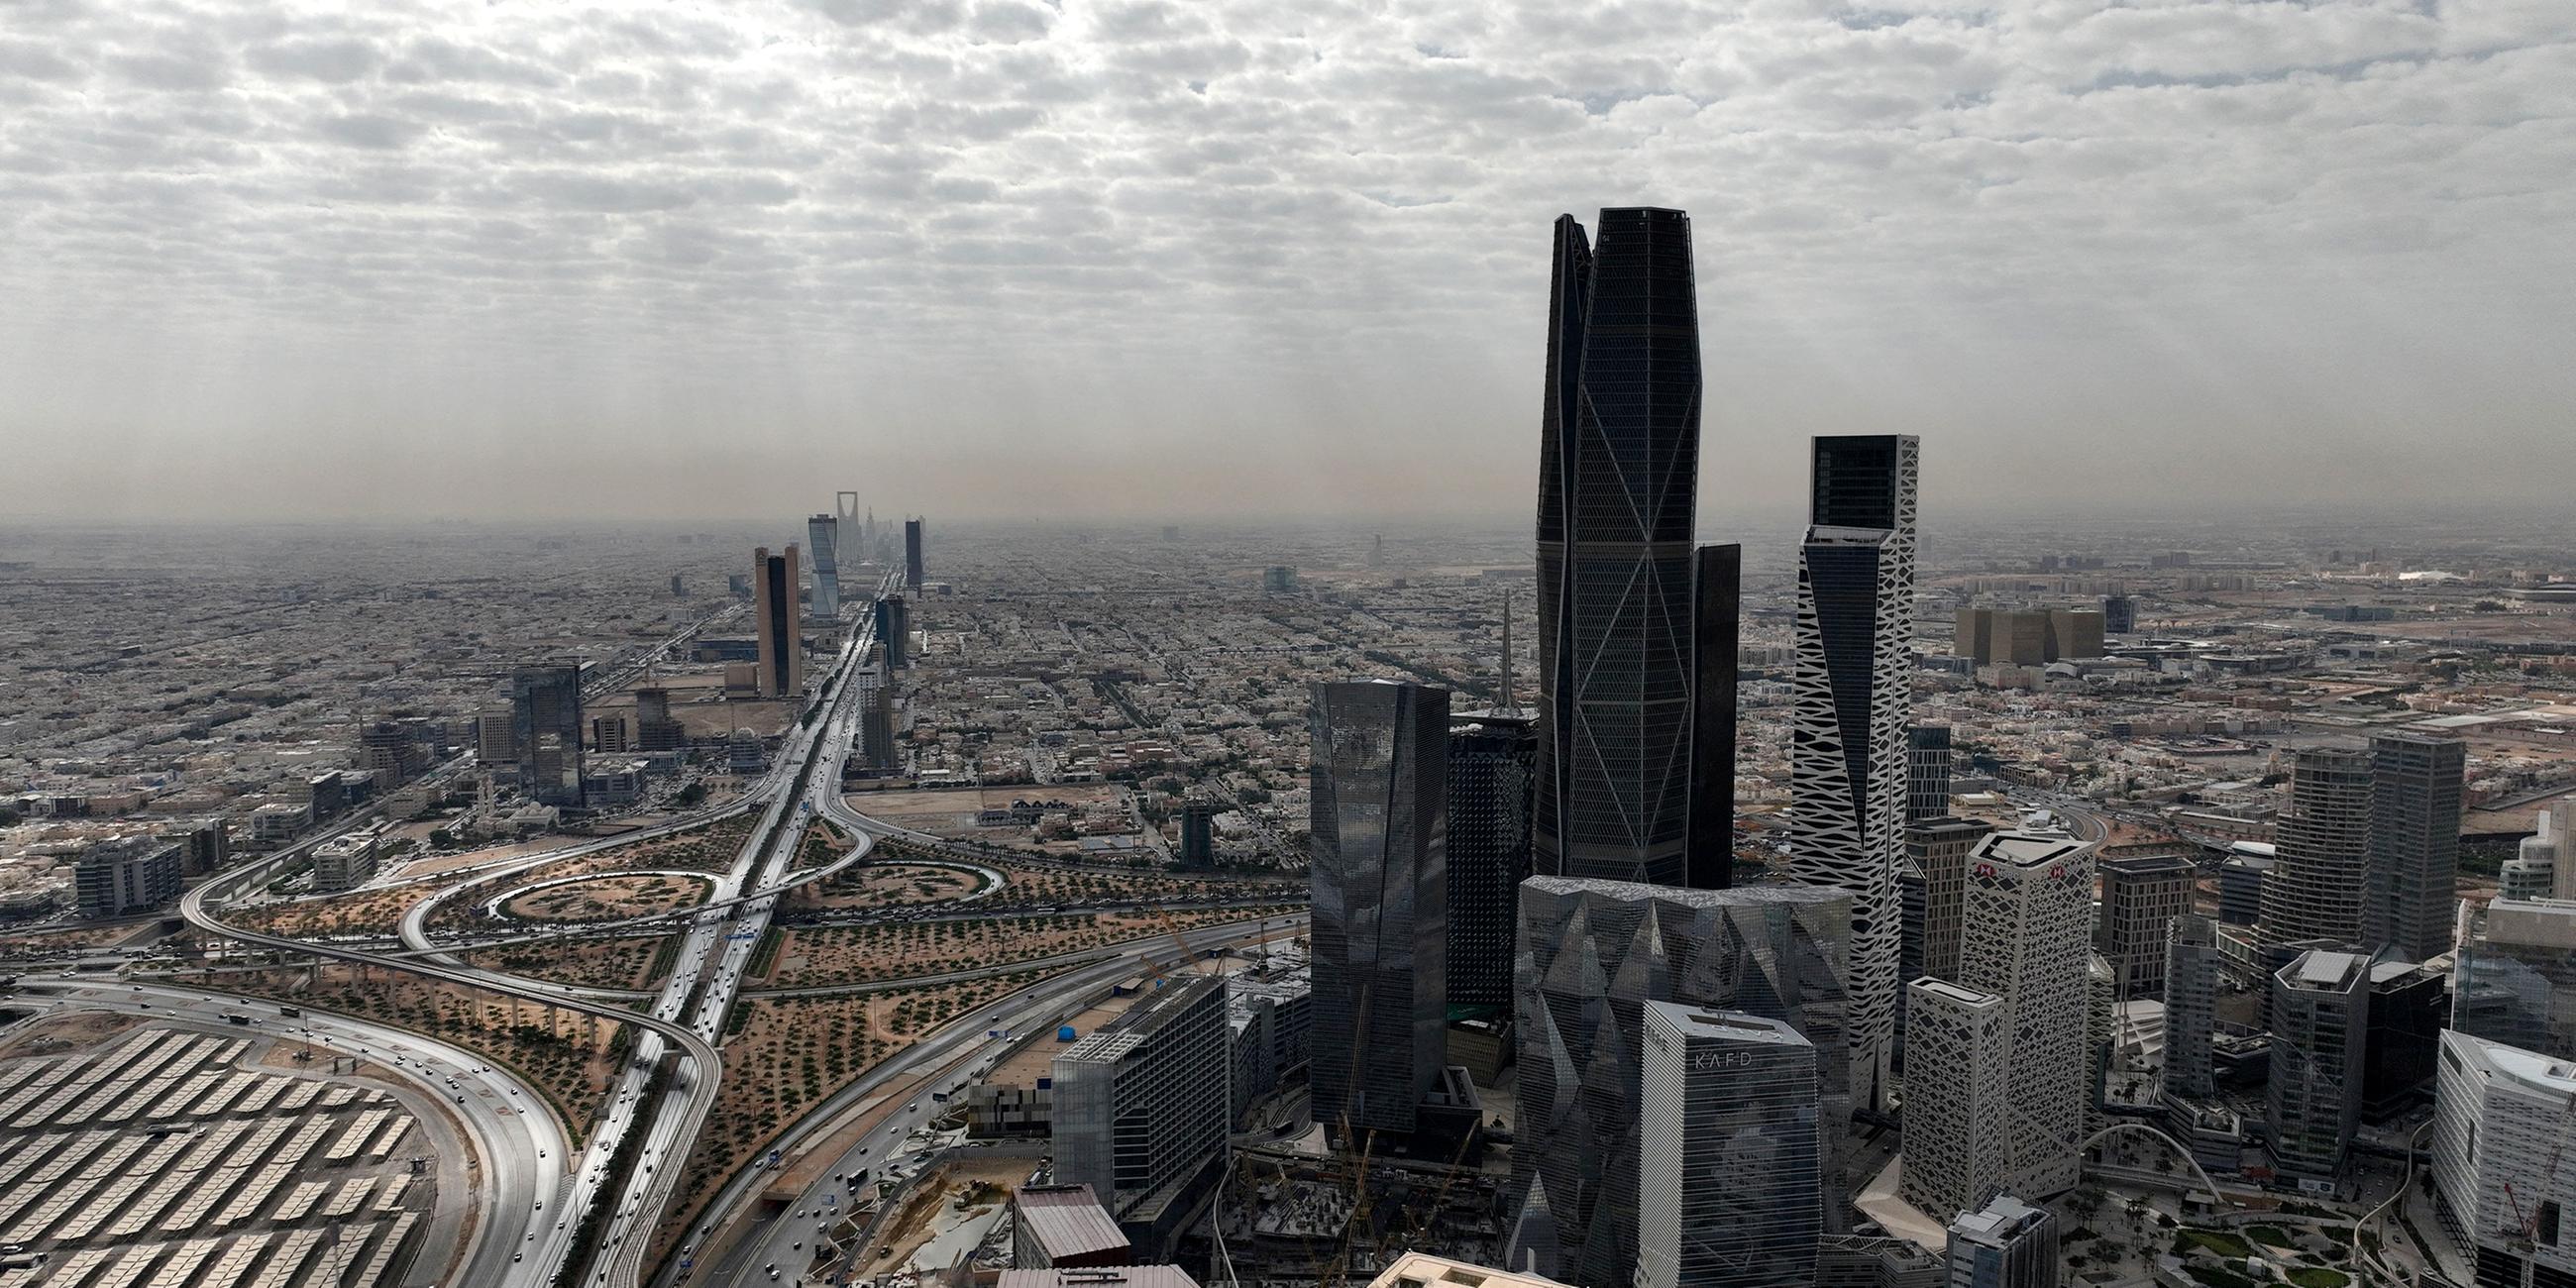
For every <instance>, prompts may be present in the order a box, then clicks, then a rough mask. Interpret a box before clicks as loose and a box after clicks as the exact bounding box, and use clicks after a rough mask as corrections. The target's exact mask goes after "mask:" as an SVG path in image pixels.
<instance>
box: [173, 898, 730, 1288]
mask: <svg viewBox="0 0 2576 1288" xmlns="http://www.w3.org/2000/svg"><path fill="white" fill-rule="evenodd" d="M282 862H284V858H283V857H271V858H268V859H264V860H261V861H259V862H256V863H252V864H250V865H247V866H244V867H240V868H235V869H233V870H232V871H230V872H226V873H223V874H221V875H219V876H216V877H215V878H213V879H212V880H209V881H207V882H205V883H204V884H202V885H199V886H197V887H196V888H195V889H193V890H190V891H188V892H187V893H186V894H185V895H182V896H181V897H180V900H179V912H180V915H181V916H183V917H185V918H186V919H187V921H188V923H189V924H190V925H192V926H195V927H197V928H198V929H199V930H201V931H203V932H204V933H205V934H206V935H208V936H210V937H218V938H229V939H236V940H239V941H241V942H243V943H247V944H250V945H252V946H254V947H259V948H266V949H270V950H273V951H277V952H282V953H302V954H306V955H309V956H313V957H321V958H328V959H330V960H333V961H345V962H353V963H359V964H363V965H367V966H373V967H376V968H379V969H387V970H401V971H406V972H409V973H411V974H415V975H420V976H423V977H425V978H429V979H434V980H441V981H444V982H446V983H450V984H455V985H459V986H461V987H465V988H470V989H480V990H482V991H484V992H487V993H494V994H498V995H500V996H504V997H514V998H518V999H520V1000H522V1001H529V1002H535V1003H538V1004H540V1005H550V1006H556V1007H560V1008H562V1009H565V1010H569V1011H576V1012H579V1013H581V1014H585V1015H594V1016H597V1017H599V1018H601V1019H604V1020H610V1021H614V1022H616V1023H619V1024H629V1025H634V1026H636V1027H637V1028H638V1029H639V1030H642V1031H645V1032H649V1033H653V1034H658V1035H660V1037H661V1038H662V1039H663V1040H665V1041H668V1042H674V1043H677V1044H678V1045H679V1047H680V1049H681V1050H682V1051H683V1052H685V1053H686V1054H687V1055H688V1056H689V1057H690V1060H691V1062H692V1064H693V1066H694V1067H693V1068H684V1069H683V1070H682V1071H681V1072H680V1073H679V1074H678V1075H677V1076H676V1077H675V1078H674V1080H673V1083H672V1090H673V1093H674V1094H681V1093H685V1094H687V1095H688V1096H689V1097H690V1099H691V1102H692V1103H693V1104H695V1105H696V1106H697V1109H696V1116H697V1117H698V1118H699V1119H701V1120H702V1119H703V1118H704V1117H705V1115H706V1114H707V1113H708V1112H710V1111H712V1110H713V1109H714V1107H715V1096H716V1084H717V1075H718V1074H719V1073H720V1072H721V1070H722V1065H721V1063H720V1062H719V1061H718V1060H717V1058H716V1050H715V1047H714V1045H713V1044H711V1043H709V1042H707V1041H706V1040H705V1039H704V1038H702V1037H700V1036H699V1035H698V1034H697V1033H696V1032H694V1031H692V1030H690V1029H689V1028H687V1027H685V1026H682V1025H678V1024H673V1023H671V1022H670V1021H668V1020H665V1019H663V1018H661V1017H660V1016H658V1015H639V1014H637V1013H636V1012H634V1011H631V1010H628V1009H626V1008H625V1007H623V1006H618V1005H615V1004H610V1003H601V1002H595V1001H592V1000H590V999H589V998H586V997H583V996H581V995H580V994H579V993H578V992H577V991H575V990H571V989H566V988H562V987H559V986H556V985H550V984H543V983H539V982H537V981H532V980H526V979H521V978H519V977H517V976H506V975H495V974H492V973H490V972H484V971H476V970H472V969H467V968H461V967H454V966H448V965H444V964H441V963H437V962H429V961H404V960H397V959H388V958H386V957H383V956H380V955H376V954H371V953H366V952H362V951H359V950H356V949H352V948H345V947H341V946H339V945H337V944H324V943H305V942H301V941H298V940H294V939H288V938H285V937H283V936H279V935H271V934H267V933H264V932H261V931H256V930H249V929H245V928H243V927H239V926H234V925H230V924H227V923H226V922H224V921H223V920H222V919H221V918H220V916H218V915H217V914H216V913H215V912H213V911H211V910H210V908H209V905H213V906H214V907H220V906H222V900H223V899H224V898H225V897H226V896H228V895H230V894H232V893H233V892H235V891H237V890H240V889H242V888H245V887H249V886H253V885H256V884H257V883H259V882H260V881H262V880H263V879H264V878H266V877H267V876H268V873H269V871H270V870H271V869H272V868H274V867H275V866H277V865H278V864H280V863H282ZM307 1013H308V1014H310V1013H311V1012H309V1011H308V1012H307ZM642 1041H643V1039H642V1038H641V1037H639V1038H638V1046H639V1048H640V1046H641V1045H642ZM632 1067H633V1066H631V1065H630V1069H631V1068H632ZM701 1071H703V1072H701ZM627 1100H628V1098H626V1097H620V1098H619V1100H618V1101H616V1102H612V1104H611V1106H610V1109H609V1113H608V1115H607V1116H606V1117H605V1118H603V1121H602V1123H601V1127H600V1130H599V1131H597V1132H595V1133H593V1136H592V1145H593V1148H594V1149H596V1148H598V1145H599V1141H601V1140H602V1139H605V1138H607V1137H608V1136H609V1135H610V1133H611V1132H612V1131H616V1130H622V1126H621V1124H622V1123H623V1122H624V1121H626V1120H628V1119H629V1118H631V1105H630V1104H628V1103H627ZM612 1120H613V1121H612ZM608 1148H609V1149H611V1150H614V1148H615V1146H614V1144H611V1145H609V1146H608ZM601 1157H606V1155H605V1154H602V1155H601ZM594 1185H595V1179H594V1178H593V1171H592V1170H591V1169H585V1170H584V1171H583V1172H582V1173H581V1174H580V1176H579V1177H577V1178H576V1179H575V1181H574V1184H573V1186H572V1194H570V1195H564V1196H561V1197H559V1198H558V1199H557V1201H556V1205H555V1210H556V1211H557V1212H559V1213H561V1214H562V1218H561V1219H559V1220H558V1221H557V1222H556V1223H555V1225H554V1226H553V1227H552V1228H551V1229H543V1230H540V1231H538V1232H537V1233H538V1237H537V1239H536V1241H535V1242H534V1244H533V1245H531V1249H532V1250H530V1251H529V1252H528V1254H527V1259H526V1260H525V1261H524V1262H514V1263H512V1265H511V1266H510V1267H509V1270H508V1272H507V1273H506V1274H503V1275H501V1276H500V1277H498V1278H495V1279H492V1280H490V1281H488V1282H491V1283H495V1284H500V1285H504V1286H505V1288H537V1286H538V1285H542V1284H544V1283H546V1282H548V1281H549V1280H550V1279H551V1278H552V1277H553V1267H554V1266H555V1265H556V1264H557V1263H559V1262H560V1261H562V1260H563V1258H564V1257H565V1256H566V1255H567V1254H568V1253H569V1252H570V1251H571V1248H572V1241H573V1238H574V1237H575V1234H576V1232H577V1231H578V1229H579V1226H580V1224H581V1223H580V1219H579V1218H580V1212H581V1209H580V1208H579V1207H577V1206H575V1205H574V1204H573V1203H571V1202H567V1201H565V1200H566V1199H571V1198H576V1197H579V1198H586V1197H587V1195H588V1193H589V1191H590V1190H591V1189H592V1188H593V1186H594ZM489 1229H490V1227H488V1226H486V1227H480V1228H478V1230H477V1233H476V1236H475V1237H476V1240H477V1244H476V1251H475V1252H474V1253H473V1254H471V1255H472V1256H477V1257H479V1256H481V1255H482V1253H481V1251H480V1249H481V1244H482V1242H483V1241H485V1240H487V1239H488V1234H487V1233H486V1232H487V1231H488V1230H489Z"/></svg>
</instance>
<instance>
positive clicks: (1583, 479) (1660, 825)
mask: <svg viewBox="0 0 2576 1288" xmlns="http://www.w3.org/2000/svg"><path fill="white" fill-rule="evenodd" d="M1599 229H1600V235H1599V237H1598V239H1597V241H1593V242H1587V241H1586V240H1585V238H1584V232H1583V226H1582V225H1581V224H1578V223H1576V222H1575V221H1574V218H1573V216H1571V215H1568V216H1564V217H1561V218H1559V219H1558V220H1557V221H1556V256H1555V273H1554V282H1553V286H1552V288H1551V290H1550V293H1549V302H1548V338H1547V374H1546V380H1545V385H1546V398H1545V403H1544V406H1543V408H1542V410H1541V413H1540V426H1541V429H1540V438H1539V491H1538V617H1539V646H1538V651H1539V658H1538V661H1539V701H1538V727H1539V750H1538V797H1537V801H1536V810H1535V844H1534V849H1533V860H1532V862H1533V865H1534V870H1536V871H1538V872H1542V873H1547V874H1549V875H1555V876H1567V877H1591V878H1600V879H1605V880H1619V881H1646V882H1652V883H1655V884H1658V885H1722V884H1724V883H1725V882H1724V878H1723V877H1722V876H1721V875H1717V874H1716V873H1715V872H1714V871H1713V870H1712V868H1711V865H1712V864H1714V863H1716V862H1717V860H1718V856H1720V855H1725V856H1727V858H1728V859H1729V860H1730V861H1731V854H1732V851H1731V848H1730V847H1729V846H1728V843H1727V841H1726V840H1725V838H1722V837H1717V836H1716V835H1715V832H1716V831H1718V830H1721V829H1729V830H1731V827H1730V825H1731V823H1732V819H1731V818H1730V819H1727V820H1723V821H1716V820H1712V821H1711V823H1710V826H1709V827H1708V829H1707V830H1708V831H1709V832H1710V835H1709V836H1708V837H1707V838H1705V839H1704V841H1703V842H1702V843H1701V844H1699V845H1698V846H1697V854H1696V855H1694V844H1693V839H1692V834H1693V823H1692V817H1691V815H1692V808H1693V801H1694V798H1695V796H1696V797H1700V798H1706V797H1708V796H1709V795H1710V789H1709V785H1708V784H1707V783H1706V782H1705V781H1704V780H1703V781H1702V782H1701V784H1700V790H1699V791H1698V792H1696V793H1695V792H1694V782H1693V772H1692V771H1693V753H1694V747H1693V738H1692V730H1693V725H1694V722H1695V716H1696V714H1697V707H1696V704H1695V702H1694V693H1693V689H1694V675H1695V672H1696V671H1697V670H1699V669H1700V663H1701V659H1700V657H1699V655H1698V653H1697V652H1696V651H1695V648H1694V641H1695V638H1696V637H1695V635H1694V630H1695V626H1696V623H1697V618H1698V615H1699V614H1698V613H1696V612H1695V605H1694V586H1695V584H1696V583H1697V582H1698V581H1700V580H1703V579H1702V578H1699V577H1697V576H1696V573H1697V572H1698V568H1697V565H1698V563H1699V558H1698V556H1697V554H1696V553H1695V552H1694V550H1693V548H1692V545H1691V542H1692V521H1693V519H1694V517H1695V511H1696V507H1697V504H1698V484H1699V416H1700V367H1699V316H1698V300H1697V296H1696V291H1695V287H1694V285H1693V282H1692V277H1691V236H1690V217H1689V216H1688V215H1685V214H1683V213H1682V212H1680V211H1678V210H1656V209H1646V208H1633V209H1613V210H1604V211H1602V212H1601V218H1600V225H1599ZM1704 580H1707V581H1709V582H1712V583H1714V582H1718V581H1724V582H1725V583H1726V584H1724V585H1723V586H1722V587H1721V586H1717V585H1710V586H1708V587H1707V588H1706V590H1707V592H1708V593H1710V594H1718V593H1720V592H1721V591H1722V592H1723V594H1724V595H1725V596H1726V597H1727V598H1726V599H1725V600H1724V602H1723V603H1722V604H1714V605H1712V608H1713V610H1715V609H1723V611H1724V613H1725V615H1726V616H1727V617H1728V618H1729V619H1730V621H1729V623H1728V629H1727V631H1726V634H1727V636H1728V638H1729V640H1730V642H1731V640H1732V636H1733V630H1732V622H1731V618H1732V615H1733V614H1732V604H1733V600H1732V596H1733V594H1734V591H1735V586H1734V585H1733V581H1732V578H1731V577H1723V576H1718V575H1712V576H1709V577H1707V578H1705V579H1704ZM1725 665H1726V672H1727V673H1726V676H1725V683H1726V685H1727V686H1728V693H1729V694H1730V695H1731V694H1732V691H1733V684H1734V674H1733V650H1732V649H1731V648H1730V649H1728V650H1727V657H1726V659H1725ZM1712 682H1713V681H1712ZM1710 732H1711V733H1712V734H1715V733H1716V732H1717V731H1716V730H1713V729H1712V730H1711V731H1710ZM1724 733H1725V735H1726V746H1725V752H1726V754H1727V756H1728V757H1729V758H1730V760H1729V768H1730V772H1729V773H1728V775H1727V778H1728V783H1727V793H1726V794H1727V798H1728V800H1729V801H1730V804H1731V801H1732V793H1733V782H1732V773H1731V767H1732V761H1731V757H1732V755H1733V752H1734V741H1733V728H1732V725H1731V723H1730V724H1729V727H1728V728H1727V729H1726V730H1725V731H1724ZM1713 751H1714V748H1713V747H1712V752H1713ZM1730 813H1731V811H1730ZM1695 869H1696V871H1695Z"/></svg>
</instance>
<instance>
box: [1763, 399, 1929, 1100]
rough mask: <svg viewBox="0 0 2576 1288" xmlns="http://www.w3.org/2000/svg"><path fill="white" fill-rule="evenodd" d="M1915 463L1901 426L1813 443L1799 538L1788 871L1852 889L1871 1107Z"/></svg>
mask: <svg viewBox="0 0 2576 1288" xmlns="http://www.w3.org/2000/svg"><path fill="white" fill-rule="evenodd" d="M1919 460H1920V451H1919V449H1918V446H1917V444H1916V441H1915V440H1914V438H1913V437H1912V436H1910V435H1897V434H1881V435H1865V436H1856V437H1829V438H1818V439H1816V440H1815V459H1814V476H1813V479H1812V486H1811V496H1810V507H1809V515H1808V527H1807V537H1806V542H1805V544H1803V545H1801V546H1800V547H1799V548H1798V608H1797V625H1796V642H1797V666H1796V671H1795V673H1794V676H1793V679H1792V694H1793V701H1794V708H1793V711H1792V715H1791V741H1790V754H1789V766H1790V786H1791V801H1790V810H1789V816H1788V823H1789V827H1788V832H1789V845H1790V871H1791V873H1792V874H1793V875H1794V876H1795V877H1796V878H1797V879H1798V880H1801V881H1807V882H1812V883H1815V884H1818V885H1832V886H1840V887H1842V888H1844V889H1846V890H1849V891H1851V895H1852V931H1851V963H1852V1028H1851V1039H1852V1047H1853V1055H1854V1057H1855V1062H1856V1068H1855V1070H1854V1075H1855V1076H1856V1077H1857V1078H1859V1080H1860V1081H1859V1083H1858V1085H1856V1086H1855V1087H1854V1089H1853V1090H1854V1094H1855V1095H1856V1096H1857V1097H1858V1098H1859V1100H1860V1103H1861V1104H1863V1105H1865V1106H1867V1107H1870V1108H1873V1109H1883V1108H1885V1107H1886V1103H1887V1098H1888V1097H1887V1093H1888V1090H1889V1088H1888V1070H1889V1066H1890V1064H1891V1063H1892V1061H1893V1060H1894V1058H1895V1047H1896V994H1897V989H1898V987H1899V984H1900V981H1899V980H1898V979H1897V962H1898V959H1899V957H1900V955H1901V953H1902V947H1903V944H1902V940H1903V926H1902V913H1901V910H1900V908H1899V906H1898V902H1897V890H1896V871H1897V866H1898V864H1899V863H1900V862H1901V861H1902V859H1903V858H1904V844H1905V842H1904V830H1905V813H1906V798H1907V792H1906V787H1907V767H1908V763H1909V759H1910V754H1909V753H1910V748H1911V746H1912V743H1911V740H1910V739H1909V737H1908V734H1907V729H1908V723H1909V722H1908V716H1909V714H1910V712H1911V710H1912V705H1913V700H1912V693H1911V691H1910V688H1909V686H1910V685H1911V684H1912V683H1913V669H1914V657H1913V653H1914V490H1915V478H1916V475H1917V472H1918V469H1919Z"/></svg>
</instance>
